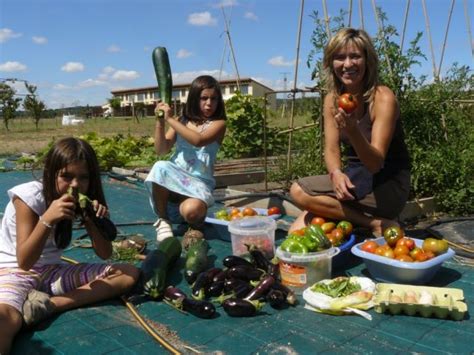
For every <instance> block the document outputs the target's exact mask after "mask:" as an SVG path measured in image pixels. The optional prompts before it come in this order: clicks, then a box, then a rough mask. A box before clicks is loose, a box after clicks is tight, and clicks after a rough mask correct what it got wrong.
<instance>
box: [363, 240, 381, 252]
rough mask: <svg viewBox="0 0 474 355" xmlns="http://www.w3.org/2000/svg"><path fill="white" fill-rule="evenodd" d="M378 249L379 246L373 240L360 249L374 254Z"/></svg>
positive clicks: (366, 242)
mask: <svg viewBox="0 0 474 355" xmlns="http://www.w3.org/2000/svg"><path fill="white" fill-rule="evenodd" d="M378 247H379V245H378V244H377V243H376V242H374V241H373V240H366V241H365V242H364V244H362V245H361V246H360V248H361V249H362V250H363V251H366V252H367V253H372V254H373V253H375V249H377V248H378Z"/></svg>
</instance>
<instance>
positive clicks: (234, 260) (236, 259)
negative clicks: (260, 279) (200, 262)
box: [222, 255, 254, 268]
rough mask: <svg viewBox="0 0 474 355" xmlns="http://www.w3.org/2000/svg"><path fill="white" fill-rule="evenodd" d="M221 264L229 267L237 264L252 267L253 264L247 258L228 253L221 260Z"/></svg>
mask: <svg viewBox="0 0 474 355" xmlns="http://www.w3.org/2000/svg"><path fill="white" fill-rule="evenodd" d="M222 264H223V265H224V266H226V267H228V268H231V267H233V266H238V265H247V266H251V267H253V266H254V265H253V264H252V263H251V262H250V261H248V260H247V259H244V258H242V257H240V256H237V255H229V256H226V257H225V258H224V260H222Z"/></svg>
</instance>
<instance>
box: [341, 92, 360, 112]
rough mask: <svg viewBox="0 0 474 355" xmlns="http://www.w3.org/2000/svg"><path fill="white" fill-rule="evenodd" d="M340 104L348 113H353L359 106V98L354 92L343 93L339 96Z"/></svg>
mask: <svg viewBox="0 0 474 355" xmlns="http://www.w3.org/2000/svg"><path fill="white" fill-rule="evenodd" d="M338 106H339V107H340V108H342V109H343V110H344V111H346V113H352V112H354V111H355V109H356V108H357V99H356V98H355V96H354V95H352V94H348V93H345V94H342V95H341V96H339V101H338Z"/></svg>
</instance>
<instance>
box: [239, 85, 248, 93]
mask: <svg viewBox="0 0 474 355" xmlns="http://www.w3.org/2000/svg"><path fill="white" fill-rule="evenodd" d="M240 93H241V94H242V95H248V93H249V86H248V85H241V86H240Z"/></svg>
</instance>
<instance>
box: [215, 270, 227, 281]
mask: <svg viewBox="0 0 474 355" xmlns="http://www.w3.org/2000/svg"><path fill="white" fill-rule="evenodd" d="M225 275H226V272H225V271H224V270H220V271H219V272H218V273H217V274H215V275H214V277H213V278H212V283H216V282H220V281H225Z"/></svg>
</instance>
